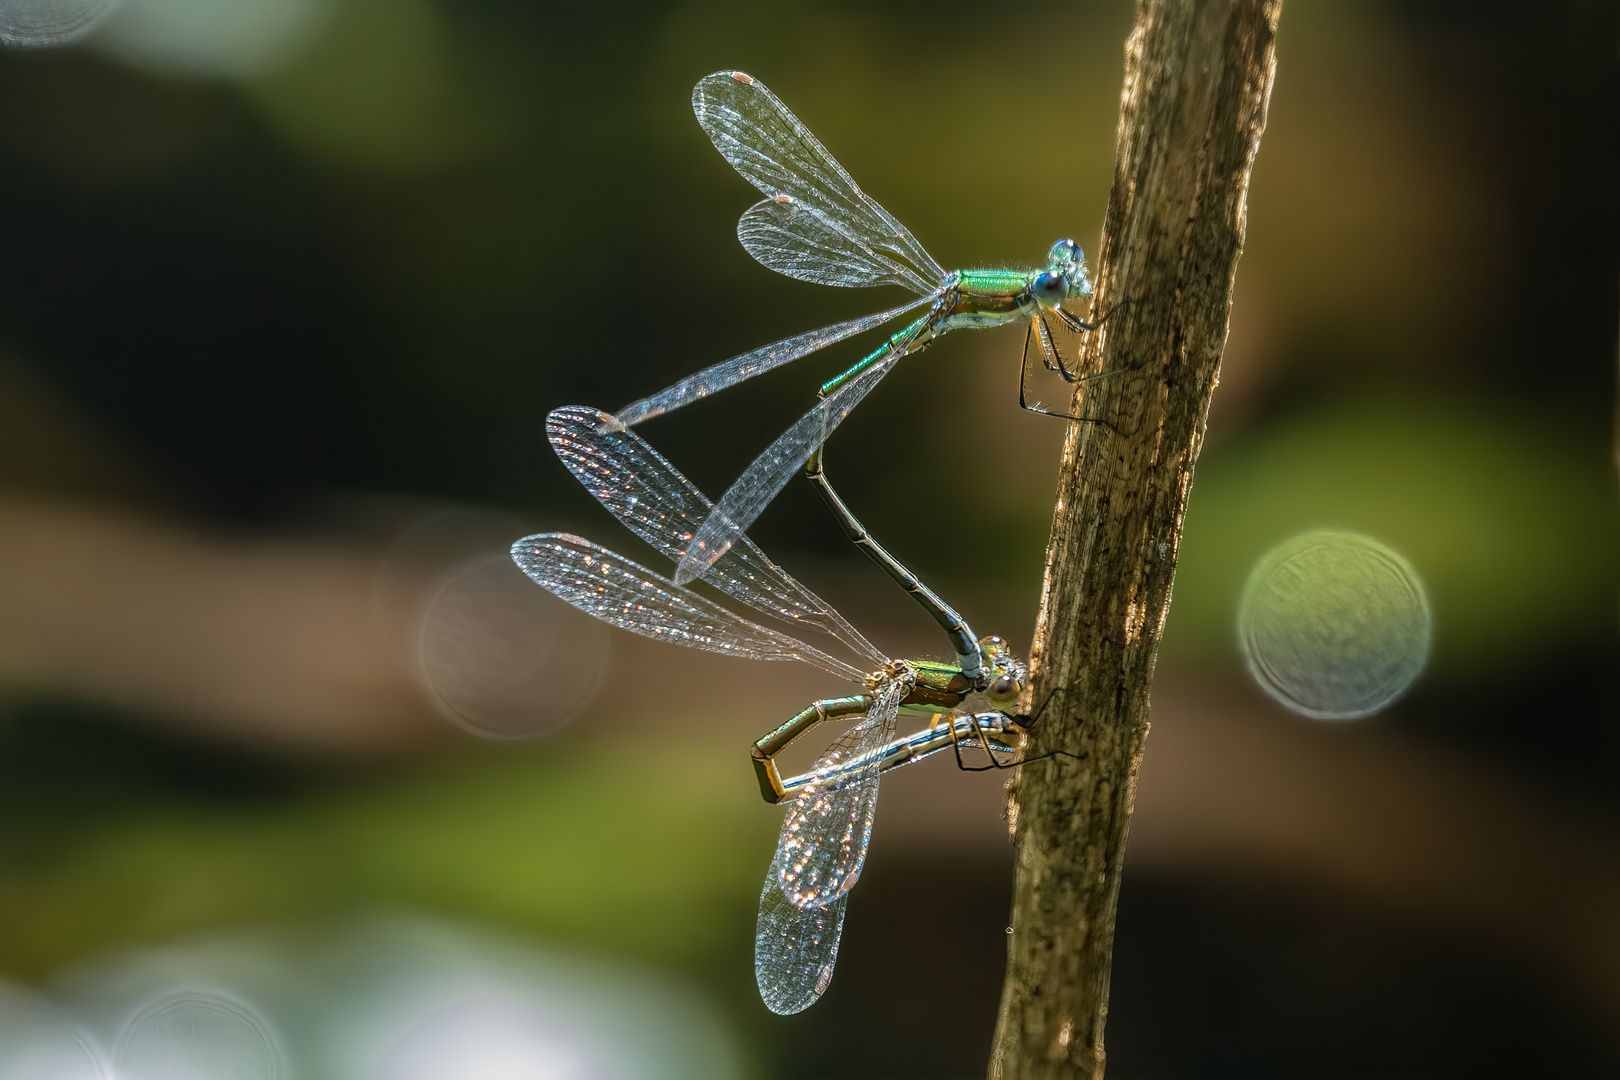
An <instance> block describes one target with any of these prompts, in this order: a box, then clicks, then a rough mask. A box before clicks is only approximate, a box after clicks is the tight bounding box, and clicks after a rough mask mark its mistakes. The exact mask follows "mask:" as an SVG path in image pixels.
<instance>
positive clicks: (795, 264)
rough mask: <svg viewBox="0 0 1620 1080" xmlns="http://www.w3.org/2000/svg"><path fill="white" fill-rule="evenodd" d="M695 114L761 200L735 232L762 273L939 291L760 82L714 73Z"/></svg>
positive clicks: (930, 270)
mask: <svg viewBox="0 0 1620 1080" xmlns="http://www.w3.org/2000/svg"><path fill="white" fill-rule="evenodd" d="M692 111H693V112H694V113H696V114H697V120H698V123H699V124H700V125H702V127H703V130H704V131H705V132H706V133H707V134H708V136H709V138H710V139H711V140H712V141H713V142H714V145H715V148H716V149H717V150H719V151H720V154H721V156H722V157H724V158H725V159H726V160H727V161H729V162H731V166H732V168H734V169H736V170H737V172H738V173H739V174H741V175H742V178H743V179H744V180H747V181H748V182H749V183H750V184H753V185H754V186H755V187H756V188H758V189H759V190H760V191H761V192H763V193H764V195H765V197H766V202H764V203H760V204H758V205H756V206H754V207H753V208H752V209H750V210H749V211H748V213H746V214H744V215H743V219H742V221H741V222H739V223H738V228H737V234H738V237H739V239H741V240H742V242H743V246H744V247H746V248H747V249H748V252H749V254H751V255H753V256H754V258H756V259H758V260H759V261H760V262H761V263H763V264H764V265H765V266H768V267H770V268H771V269H772V270H775V271H777V272H778V273H782V274H786V275H788V276H789V277H796V278H802V279H803V280H806V281H818V282H821V283H823V284H827V285H884V284H893V285H901V286H904V287H905V288H908V289H911V290H912V291H913V292H917V293H931V292H933V291H934V290H935V289H937V288H938V287H939V286H940V285H941V284H942V283H943V282H944V280H945V271H944V270H943V269H942V268H941V267H940V265H939V264H938V263H937V262H935V261H934V260H933V257H932V256H930V255H929V254H928V252H927V251H925V250H924V249H923V246H922V245H921V244H919V243H917V240H916V238H915V237H914V236H912V235H911V233H910V232H908V231H907V229H906V227H905V226H904V225H901V224H900V223H899V222H898V221H896V220H895V219H894V218H893V217H892V216H890V214H889V212H888V211H887V210H885V209H883V207H881V206H879V205H878V204H877V202H876V200H874V199H872V198H871V197H870V196H868V195H867V194H866V193H865V192H864V191H862V190H861V189H860V186H859V185H857V184H856V183H855V181H854V180H853V179H851V178H850V175H849V173H847V172H845V171H844V168H843V166H842V165H839V164H838V162H837V161H835V160H834V159H833V156H832V155H831V154H829V153H827V150H826V148H825V147H823V146H822V145H821V143H820V142H818V141H817V140H816V137H815V136H814V135H812V134H810V131H809V129H808V128H806V127H805V126H804V125H803V124H802V123H800V122H799V118H798V117H796V116H794V115H793V114H792V113H791V112H789V111H788V109H787V106H786V105H783V104H782V103H781V102H780V101H779V100H777V97H776V95H775V94H773V93H771V92H770V91H769V90H767V89H765V84H764V83H762V82H760V81H759V80H758V79H755V78H754V77H753V76H751V75H747V74H744V73H743V72H741V71H718V72H715V73H714V74H713V75H710V76H708V77H706V78H704V79H701V80H699V82H698V84H697V86H696V87H694V88H693V90H692ZM767 203H771V204H774V205H775V206H776V207H778V208H779V209H771V208H770V207H768V206H767ZM801 243H802V244H803V245H805V246H804V247H798V246H795V245H796V244H801ZM834 258H836V259H837V260H840V261H842V263H843V264H844V266H843V270H842V272H841V273H829V272H828V270H829V266H830V263H831V261H832V259H834Z"/></svg>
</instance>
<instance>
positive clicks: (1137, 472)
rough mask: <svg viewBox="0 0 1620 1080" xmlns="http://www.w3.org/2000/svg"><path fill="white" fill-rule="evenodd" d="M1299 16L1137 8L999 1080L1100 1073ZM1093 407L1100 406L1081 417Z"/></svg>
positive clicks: (1019, 830)
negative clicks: (1231, 317)
mask: <svg viewBox="0 0 1620 1080" xmlns="http://www.w3.org/2000/svg"><path fill="white" fill-rule="evenodd" d="M1281 6H1282V5H1281V0H1138V4H1137V12H1136V25H1135V27H1134V28H1133V29H1132V31H1131V36H1130V38H1129V39H1128V40H1127V42H1126V47H1125V87H1124V91H1123V93H1122V95H1121V99H1120V117H1119V133H1118V137H1117V148H1116V158H1115V166H1114V186H1113V191H1112V194H1111V195H1110V197H1109V202H1108V214H1107V218H1106V220H1105V222H1104V226H1103V238H1102V244H1101V247H1100V250H1099V252H1098V259H1097V300H1096V304H1095V305H1094V307H1093V310H1094V311H1096V312H1103V311H1106V310H1107V309H1108V308H1109V307H1110V306H1112V305H1115V304H1118V303H1121V302H1123V301H1126V300H1128V301H1129V307H1128V308H1126V309H1125V310H1123V311H1120V312H1118V313H1117V314H1115V315H1114V316H1113V317H1112V318H1110V319H1109V320H1108V322H1107V324H1106V326H1104V327H1103V328H1102V329H1101V330H1099V331H1097V332H1095V333H1093V334H1089V335H1087V341H1086V344H1085V346H1084V350H1083V352H1082V356H1081V359H1082V367H1083V368H1084V370H1087V371H1092V372H1104V371H1106V372H1113V373H1114V374H1111V375H1108V376H1106V377H1104V378H1100V379H1094V380H1091V381H1088V382H1086V383H1084V384H1082V385H1081V387H1080V392H1079V393H1077V395H1076V399H1075V408H1074V409H1071V410H1070V411H1071V412H1072V413H1074V415H1077V416H1088V417H1096V418H1097V419H1098V420H1099V421H1101V422H1099V423H1075V424H1073V425H1072V426H1071V428H1070V431H1069V434H1068V439H1067V440H1066V441H1065V443H1064V447H1063V461H1062V476H1061V479H1060V481H1059V484H1058V497H1057V505H1056V507H1055V509H1054V511H1053V517H1052V538H1051V543H1050V544H1049V546H1048V547H1047V551H1046V579H1045V586H1044V592H1043V595H1042V598H1041V611H1040V618H1039V620H1038V622H1037V624H1036V628H1035V640H1034V644H1033V646H1032V647H1031V663H1032V667H1033V680H1032V681H1033V687H1032V691H1031V699H1030V700H1031V702H1033V703H1034V704H1035V706H1036V707H1037V708H1040V707H1041V706H1042V705H1044V706H1045V711H1044V713H1043V714H1042V715H1041V717H1040V719H1039V721H1038V723H1037V724H1036V727H1035V730H1034V732H1033V734H1032V736H1031V739H1030V745H1029V747H1028V749H1027V752H1026V755H1027V756H1028V757H1030V758H1035V757H1037V756H1039V755H1042V754H1052V755H1054V756H1051V757H1047V758H1045V759H1044V760H1042V761H1039V762H1034V763H1032V764H1030V765H1028V766H1026V767H1024V768H1023V769H1021V770H1020V776H1019V777H1018V778H1017V780H1016V781H1015V783H1014V784H1013V785H1011V787H1010V790H1009V799H1008V818H1009V824H1010V826H1011V828H1012V831H1013V837H1014V844H1015V846H1016V848H1017V869H1016V879H1015V882H1014V894H1013V910H1012V934H1011V937H1010V938H1009V944H1008V960H1007V982H1006V986H1005V989H1004V990H1003V993H1002V1000H1001V1015H1000V1018H999V1022H998V1024H997V1030H996V1039H995V1045H994V1048H993V1053H992V1056H991V1063H990V1076H991V1077H992V1078H993V1080H1035V1078H1047V1077H1101V1076H1102V1074H1103V1063H1104V1054H1103V1024H1104V1021H1105V1020H1106V1018H1107V1015H1108V978H1109V968H1110V963H1111V960H1112V954H1113V942H1114V910H1115V905H1116V901H1117V899H1118V896H1119V883H1120V872H1121V869H1122V865H1123V862H1124V855H1125V835H1126V827H1127V825H1128V824H1129V821H1130V814H1131V800H1132V797H1133V795H1134V792H1135V788H1136V774H1137V768H1138V766H1139V764H1140V762H1141V759H1142V748H1143V743H1144V740H1145V739H1146V737H1147V731H1148V719H1147V718H1148V693H1149V689H1150V686H1151V683H1152V680H1153V668H1154V661H1155V659H1156V657H1157V653H1158V644H1159V637H1160V633H1161V631H1162V629H1163V626H1164V616H1165V612H1166V610H1167V609H1168V607H1169V603H1170V583H1171V579H1172V577H1173V575H1174V571H1175V565H1176V555H1177V550H1178V547H1179V544H1180V540H1181V525H1182V516H1183V514H1184V512H1185V510H1186V506H1187V493H1188V490H1189V488H1190V487H1191V485H1192V474H1193V463H1194V462H1195V461H1196V460H1197V458H1198V451H1199V446H1200V444H1201V442H1202V438H1203V432H1204V423H1205V419H1206V417H1207V416H1208V413H1209V402H1210V395H1211V393H1212V391H1213V390H1214V388H1215V383H1216V376H1217V369H1218V367H1219V365H1220V357H1221V349H1222V346H1223V345H1224V344H1225V341H1226V329H1227V315H1228V312H1229V310H1230V307H1231V298H1232V282H1233V279H1234V276H1235V273H1236V269H1237V260H1238V254H1239V252H1240V251H1241V250H1242V247H1243V233H1244V224H1245V218H1246V212H1247V211H1246V200H1247V195H1248V189H1249V173H1250V169H1251V167H1252V166H1253V163H1254V156H1255V152H1256V150H1258V149H1259V145H1260V133H1261V131H1262V130H1263V129H1264V128H1265V121H1266V105H1267V102H1268V99H1269V97H1270V94H1271V83H1272V76H1273V74H1274V70H1275V53H1274V43H1275V36H1276V29H1277V16H1278V14H1279V12H1280V10H1281ZM1081 410H1084V411H1081Z"/></svg>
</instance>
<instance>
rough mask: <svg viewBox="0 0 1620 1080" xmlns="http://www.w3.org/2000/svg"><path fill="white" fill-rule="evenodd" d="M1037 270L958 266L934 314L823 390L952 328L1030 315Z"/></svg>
mask: <svg viewBox="0 0 1620 1080" xmlns="http://www.w3.org/2000/svg"><path fill="white" fill-rule="evenodd" d="M1037 273H1038V271H1033V270H958V271H957V272H956V273H954V274H952V275H951V279H950V282H949V284H948V285H947V286H946V287H945V288H944V290H943V291H942V292H941V293H940V297H939V299H938V300H937V301H935V303H934V305H933V306H932V307H931V308H929V309H928V314H926V315H924V316H922V317H921V318H919V319H917V320H916V321H915V322H913V323H912V324H911V325H909V326H907V327H906V328H905V329H904V330H902V331H900V332H899V333H898V334H895V335H894V336H893V337H891V338H889V340H888V341H885V342H884V343H883V344H882V345H880V346H878V348H876V349H875V350H873V351H872V353H871V354H870V355H868V356H864V357H862V358H861V359H860V360H859V361H857V362H856V363H855V365H854V366H853V367H851V368H850V369H849V370H848V371H846V372H844V373H843V374H842V375H839V376H838V377H837V378H835V379H832V380H830V381H829V382H827V383H825V384H824V385H823V386H822V387H821V396H822V397H826V396H827V395H828V394H830V393H832V392H833V391H834V390H837V389H838V388H839V387H840V386H842V385H844V383H846V382H848V381H849V380H850V379H852V378H854V377H855V376H857V375H859V374H860V373H861V372H863V371H865V370H866V369H867V368H869V367H871V366H872V365H873V364H874V363H876V362H877V361H878V360H879V359H881V358H882V357H884V356H886V355H888V354H889V353H890V352H899V353H900V354H901V355H902V356H904V355H906V354H907V353H914V352H917V351H918V350H920V349H924V348H927V347H928V345H929V344H930V343H931V342H932V341H933V340H934V339H935V338H936V337H938V336H940V335H941V334H948V333H950V332H951V331H952V330H960V329H962V328H964V327H986V326H1000V325H1001V324H1003V323H1010V322H1016V321H1018V320H1019V319H1023V318H1028V317H1029V316H1030V315H1031V314H1033V313H1034V312H1035V310H1036V309H1037V308H1038V307H1039V306H1040V303H1039V301H1037V300H1036V299H1035V295H1034V293H1033V292H1032V291H1031V289H1030V284H1031V282H1032V281H1033V280H1034V278H1035V276H1036V274H1037Z"/></svg>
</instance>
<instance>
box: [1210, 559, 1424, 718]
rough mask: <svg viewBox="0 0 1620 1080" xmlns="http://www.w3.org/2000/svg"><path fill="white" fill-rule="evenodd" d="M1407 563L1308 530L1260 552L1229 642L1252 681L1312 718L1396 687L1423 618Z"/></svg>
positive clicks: (1369, 709) (1402, 686)
mask: <svg viewBox="0 0 1620 1080" xmlns="http://www.w3.org/2000/svg"><path fill="white" fill-rule="evenodd" d="M1432 621H1433V620H1432V617H1431V615H1430V611H1429V601H1428V597H1427V596H1426V595H1425V594H1424V591H1423V583H1422V581H1420V580H1419V578H1418V576H1417V572H1416V571H1414V570H1413V569H1412V566H1411V564H1410V563H1408V562H1407V561H1406V560H1405V559H1404V558H1402V557H1401V556H1400V555H1399V554H1398V553H1397V552H1395V551H1392V550H1390V549H1389V548H1388V547H1386V546H1385V545H1383V544H1381V543H1379V542H1378V541H1377V540H1374V539H1373V538H1372V537H1370V536H1363V535H1362V534H1360V533H1354V532H1349V531H1346V530H1343V529H1313V530H1311V531H1310V532H1306V533H1301V534H1300V535H1298V536H1295V537H1292V538H1290V539H1288V540H1285V541H1283V542H1282V543H1280V544H1278V545H1277V546H1276V547H1274V548H1272V549H1271V550H1270V551H1268V552H1266V553H1265V554H1264V555H1262V556H1261V557H1260V561H1259V562H1258V563H1256V564H1255V568H1254V570H1253V571H1252V572H1251V573H1250V574H1249V580H1248V581H1247V582H1246V583H1245V584H1244V586H1243V597H1242V600H1241V601H1240V602H1239V604H1238V617H1237V624H1238V644H1239V647H1240V648H1241V649H1242V650H1243V659H1244V663H1245V665H1246V666H1247V667H1248V669H1249V674H1251V675H1252V676H1254V679H1255V681H1256V682H1258V683H1259V684H1260V686H1261V688H1262V689H1264V690H1265V691H1266V693H1268V694H1270V695H1271V696H1272V697H1274V698H1276V699H1277V700H1278V701H1280V702H1282V703H1283V704H1284V705H1286V706H1288V708H1290V709H1292V710H1294V711H1295V712H1297V713H1301V714H1303V715H1305V716H1309V717H1312V718H1314V719H1318V720H1354V719H1358V718H1360V717H1363V716H1371V715H1372V714H1373V713H1376V712H1378V711H1379V710H1381V709H1383V708H1385V707H1387V706H1388V705H1389V704H1390V703H1391V702H1393V701H1394V700H1395V699H1396V698H1398V697H1400V696H1401V695H1402V694H1403V693H1405V692H1406V690H1407V688H1408V687H1410V686H1411V685H1412V683H1413V681H1414V680H1415V679H1416V678H1417V677H1418V675H1419V673H1421V672H1422V670H1423V666H1424V664H1425V663H1426V662H1427V661H1428V658H1429V638H1430V631H1431V624H1432Z"/></svg>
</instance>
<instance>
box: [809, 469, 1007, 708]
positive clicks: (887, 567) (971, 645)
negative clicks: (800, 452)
mask: <svg viewBox="0 0 1620 1080" xmlns="http://www.w3.org/2000/svg"><path fill="white" fill-rule="evenodd" d="M822 449H823V448H822V447H819V446H818V447H816V449H815V451H814V452H813V453H812V454H811V455H810V460H809V461H807V462H805V464H804V474H805V476H806V477H808V478H809V480H810V482H811V483H812V484H814V485H815V486H816V490H817V491H818V492H820V493H821V498H822V499H823V501H825V502H826V504H827V506H828V508H829V509H831V510H832V512H833V516H834V517H835V518H837V519H838V521H839V523H840V524H841V525H843V526H844V532H845V534H847V535H848V536H849V538H850V540H851V542H853V543H854V544H855V546H856V547H858V548H860V549H861V550H862V551H864V552H866V557H867V558H869V559H871V560H872V561H873V562H875V563H877V564H878V566H880V567H882V568H883V572H884V573H886V574H888V575H889V576H890V577H891V578H893V579H894V580H895V582H896V583H897V584H898V585H899V586H900V587H901V588H902V589H904V590H906V592H908V593H910V594H911V596H912V598H913V599H915V600H916V601H917V603H919V604H921V605H922V606H923V610H924V611H926V612H928V614H930V615H932V616H933V618H934V621H935V622H937V623H939V626H940V629H942V630H944V631H945V636H946V637H948V638H950V640H951V647H952V648H954V649H955V650H956V657H957V663H958V664H959V665H960V666H961V668H962V674H963V675H964V676H966V677H967V679H968V680H969V681H970V682H971V683H973V685H974V688H975V689H983V686H982V685H981V684H982V683H983V682H984V681H985V678H986V675H985V672H984V658H983V654H982V653H981V652H980V650H979V641H978V639H977V638H976V637H974V636H973V630H972V629H971V628H970V627H969V626H968V624H967V622H966V621H965V620H964V619H963V618H962V616H960V615H958V614H957V613H956V611H955V610H954V609H953V608H952V607H951V606H950V605H949V604H947V603H946V602H945V601H944V600H942V599H940V597H939V594H938V593H936V592H934V591H933V590H932V589H930V588H929V587H928V586H926V585H924V584H923V583H922V582H920V581H918V580H917V575H915V574H913V573H912V572H911V571H910V570H907V569H906V568H905V566H904V565H903V564H902V563H901V562H900V560H898V559H896V558H895V557H894V556H893V555H890V554H889V553H888V552H887V551H886V550H884V548H883V546H882V545H881V544H879V543H878V542H877V541H876V540H874V539H872V536H871V534H870V533H868V532H867V531H866V526H864V525H862V524H861V523H860V521H859V520H857V519H856V517H855V515H854V514H852V513H850V511H849V507H847V506H845V505H844V500H843V499H840V498H839V497H838V493H837V492H836V491H834V490H833V486H832V483H831V482H830V481H828V479H827V473H826V471H825V469H824V468H823V467H822V463H821V454H822Z"/></svg>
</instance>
